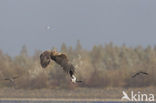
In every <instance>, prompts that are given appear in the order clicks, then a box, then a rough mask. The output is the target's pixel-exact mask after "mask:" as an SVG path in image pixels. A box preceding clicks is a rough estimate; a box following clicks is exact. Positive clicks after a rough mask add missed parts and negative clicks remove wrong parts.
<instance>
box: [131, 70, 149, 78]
mask: <svg viewBox="0 0 156 103" xmlns="http://www.w3.org/2000/svg"><path fill="white" fill-rule="evenodd" d="M140 74H143V75H148V73H146V72H142V71H141V72H137V73H135V74H134V75H133V76H132V78H135V77H136V76H138V75H140Z"/></svg>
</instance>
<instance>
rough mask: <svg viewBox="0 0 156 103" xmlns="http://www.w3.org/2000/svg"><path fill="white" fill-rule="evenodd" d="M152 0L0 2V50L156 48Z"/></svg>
mask: <svg viewBox="0 0 156 103" xmlns="http://www.w3.org/2000/svg"><path fill="white" fill-rule="evenodd" d="M155 28H156V1H155V0H77V1H73V0H0V49H1V50H2V51H4V52H5V53H8V54H9V55H12V56H15V55H17V54H19V52H20V50H21V47H22V46H23V45H26V46H27V48H28V52H29V54H33V53H34V50H36V49H37V50H38V49H39V50H46V49H51V48H52V47H56V48H60V46H61V44H62V43H65V44H66V45H67V46H75V45H76V42H77V40H80V42H81V44H82V46H83V48H85V49H92V47H93V46H94V45H99V44H101V45H105V44H106V43H109V42H113V43H114V44H115V45H119V46H120V45H122V44H126V45H128V46H132V47H134V46H138V45H142V46H143V47H146V46H147V45H151V46H154V45H155V44H156V40H155V38H156V29H155Z"/></svg>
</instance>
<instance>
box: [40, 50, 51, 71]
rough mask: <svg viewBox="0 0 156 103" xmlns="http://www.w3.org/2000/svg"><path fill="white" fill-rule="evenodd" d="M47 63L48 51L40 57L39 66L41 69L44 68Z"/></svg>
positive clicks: (48, 60) (48, 59)
mask: <svg viewBox="0 0 156 103" xmlns="http://www.w3.org/2000/svg"><path fill="white" fill-rule="evenodd" d="M49 63H50V53H49V52H48V51H45V52H43V53H42V54H41V55H40V64H41V66H42V67H43V68H46V67H47V66H48V64H49Z"/></svg>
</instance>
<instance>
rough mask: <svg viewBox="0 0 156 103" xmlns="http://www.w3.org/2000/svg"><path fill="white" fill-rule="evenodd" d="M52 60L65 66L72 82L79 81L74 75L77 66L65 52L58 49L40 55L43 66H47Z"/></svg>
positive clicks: (64, 68)
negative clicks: (59, 51)
mask: <svg viewBox="0 0 156 103" xmlns="http://www.w3.org/2000/svg"><path fill="white" fill-rule="evenodd" d="M50 60H53V61H55V62H56V63H57V64H59V65H60V66H61V67H62V68H63V70H64V71H65V72H66V73H68V74H70V77H71V79H72V82H74V83H75V82H78V81H77V80H76V77H75V76H74V73H75V67H74V66H73V65H72V64H71V63H70V62H69V60H68V58H67V56H66V55H65V54H63V53H58V52H57V51H44V52H43V53H42V54H41V55H40V63H41V66H42V67H43V68H46V67H47V66H48V64H49V63H50Z"/></svg>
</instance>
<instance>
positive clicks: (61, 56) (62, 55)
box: [57, 53, 68, 61]
mask: <svg viewBox="0 0 156 103" xmlns="http://www.w3.org/2000/svg"><path fill="white" fill-rule="evenodd" d="M57 57H60V58H62V59H64V60H67V61H68V58H67V56H66V55H65V54H63V53H62V54H59V55H57Z"/></svg>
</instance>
